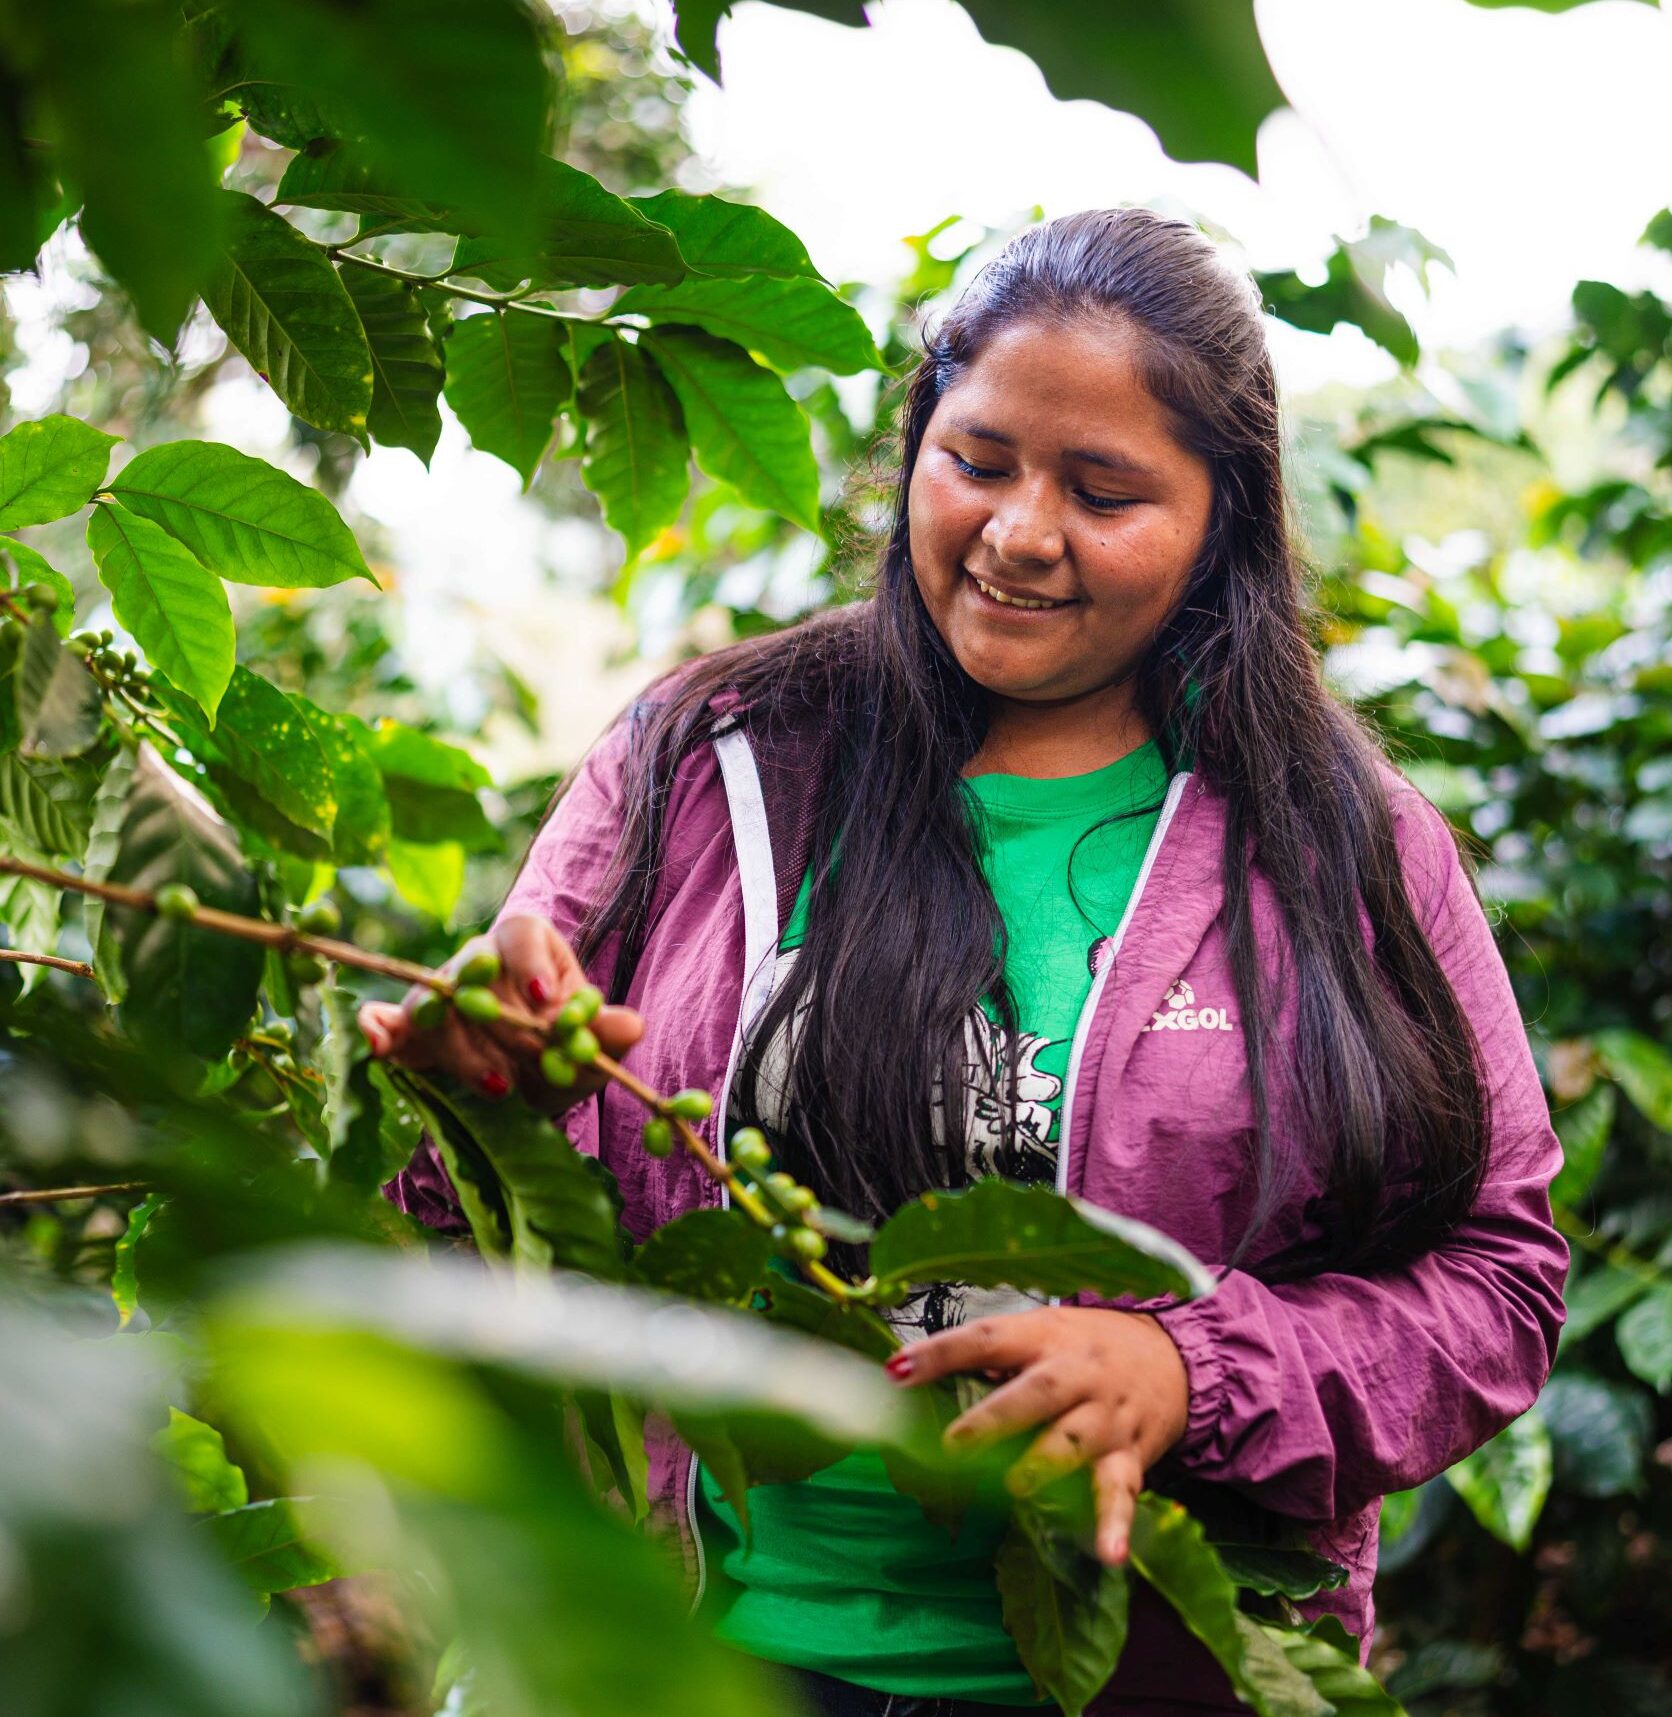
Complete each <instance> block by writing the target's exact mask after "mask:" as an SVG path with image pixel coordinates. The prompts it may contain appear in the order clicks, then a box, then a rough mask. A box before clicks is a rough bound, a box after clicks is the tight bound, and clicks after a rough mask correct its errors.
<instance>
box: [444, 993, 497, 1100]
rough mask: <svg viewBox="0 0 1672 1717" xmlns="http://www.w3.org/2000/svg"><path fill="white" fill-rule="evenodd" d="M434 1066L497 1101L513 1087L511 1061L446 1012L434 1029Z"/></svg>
mask: <svg viewBox="0 0 1672 1717" xmlns="http://www.w3.org/2000/svg"><path fill="white" fill-rule="evenodd" d="M436 1036H437V1038H438V1040H439V1042H438V1046H437V1049H436V1062H437V1064H438V1065H439V1066H441V1067H442V1068H444V1069H445V1070H446V1071H447V1072H448V1073H450V1074H452V1076H453V1077H454V1078H455V1079H457V1080H458V1081H459V1083H460V1084H461V1085H468V1086H469V1087H470V1088H471V1089H472V1090H473V1091H476V1092H478V1093H479V1094H480V1095H481V1096H483V1097H487V1098H490V1099H493V1100H495V1101H497V1100H498V1099H499V1098H501V1097H504V1096H506V1095H507V1094H508V1093H509V1092H510V1089H511V1087H512V1085H513V1084H515V1083H516V1068H515V1066H514V1064H513V1063H512V1061H511V1058H510V1057H509V1056H508V1055H507V1054H506V1053H505V1051H504V1050H503V1049H501V1048H500V1046H499V1045H498V1044H497V1043H496V1042H494V1040H493V1039H492V1038H491V1037H489V1036H488V1035H487V1033H486V1032H484V1031H479V1030H477V1029H476V1028H475V1027H474V1026H472V1025H471V1024H470V1023H469V1022H468V1021H466V1020H464V1019H461V1018H460V1016H459V1015H458V1014H457V1013H456V1012H452V1011H449V1013H448V1015H447V1018H446V1019H445V1020H444V1021H443V1022H442V1024H441V1025H440V1026H439V1027H438V1028H437V1032H436Z"/></svg>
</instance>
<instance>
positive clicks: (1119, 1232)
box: [871, 1176, 1213, 1299]
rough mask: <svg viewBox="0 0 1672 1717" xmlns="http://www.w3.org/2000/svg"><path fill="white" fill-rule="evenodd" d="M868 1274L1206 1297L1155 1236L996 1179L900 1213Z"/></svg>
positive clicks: (1179, 1254) (900, 1280) (1178, 1257)
mask: <svg viewBox="0 0 1672 1717" xmlns="http://www.w3.org/2000/svg"><path fill="white" fill-rule="evenodd" d="M871 1269H872V1270H873V1271H874V1272H875V1274H876V1276H877V1278H878V1280H879V1281H880V1282H882V1283H884V1284H887V1285H895V1284H907V1285H913V1284H920V1283H931V1282H968V1283H970V1284H971V1285H972V1286H975V1287H981V1288H996V1287H1000V1286H1008V1287H1012V1288H1022V1289H1025V1290H1032V1291H1034V1292H1038V1293H1045V1294H1074V1293H1081V1292H1092V1293H1097V1294H1102V1295H1104V1296H1105V1297H1108V1298H1115V1297H1118V1296H1120V1295H1124V1294H1134V1295H1137V1296H1139V1297H1140V1298H1145V1299H1147V1298H1150V1297H1152V1296H1155V1295H1159V1294H1176V1295H1179V1296H1182V1297H1183V1298H1186V1299H1194V1298H1197V1297H1199V1296H1201V1295H1203V1294H1207V1293H1210V1292H1212V1288H1213V1278H1212V1276H1211V1275H1210V1274H1209V1273H1208V1271H1207V1270H1206V1269H1204V1268H1203V1266H1202V1265H1201V1264H1200V1263H1198V1262H1197V1261H1196V1259H1194V1258H1193V1257H1191V1255H1190V1254H1189V1253H1188V1252H1187V1251H1186V1250H1185V1249H1184V1247H1182V1246H1180V1245H1179V1244H1178V1242H1177V1241H1174V1240H1170V1239H1168V1237H1167V1236H1166V1235H1165V1234H1163V1233H1161V1232H1160V1231H1159V1230H1158V1229H1155V1228H1151V1227H1150V1226H1149V1225H1148V1224H1146V1223H1142V1222H1136V1221H1133V1220H1132V1219H1131V1218H1130V1217H1125V1216H1117V1215H1115V1214H1114V1213H1113V1212H1112V1211H1107V1210H1103V1209H1101V1208H1100V1207H1099V1206H1097V1205H1094V1204H1087V1203H1086V1202H1084V1201H1083V1200H1081V1199H1072V1198H1065V1197H1063V1196H1062V1194H1060V1193H1057V1192H1054V1191H1052V1190H1051V1189H1050V1188H1049V1187H1043V1186H1025V1185H1022V1184H1020V1183H1017V1182H1013V1181H1005V1180H1001V1179H999V1178H998V1177H996V1176H991V1177H986V1178H983V1179H981V1180H979V1181H977V1182H976V1183H975V1184H974V1185H973V1186H970V1187H967V1188H963V1189H961V1190H959V1191H956V1192H932V1193H925V1194H924V1195H923V1197H921V1198H920V1199H918V1200H917V1201H916V1202H915V1203H912V1204H908V1205H905V1206H904V1207H903V1208H901V1209H900V1210H897V1211H896V1212H895V1213H894V1215H893V1216H891V1217H890V1218H889V1219H888V1221H887V1222H885V1223H884V1224H883V1225H882V1227H881V1229H880V1230H878V1233H877V1237H876V1239H875V1240H874V1241H873V1242H872V1244H871Z"/></svg>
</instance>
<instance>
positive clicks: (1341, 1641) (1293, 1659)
mask: <svg viewBox="0 0 1672 1717" xmlns="http://www.w3.org/2000/svg"><path fill="white" fill-rule="evenodd" d="M1240 1621H1241V1625H1242V1629H1243V1642H1244V1645H1245V1646H1252V1644H1253V1636H1254V1635H1255V1634H1256V1633H1258V1634H1259V1635H1262V1636H1264V1639H1265V1641H1266V1643H1267V1645H1268V1646H1274V1647H1276V1649H1277V1650H1279V1651H1281V1652H1282V1653H1283V1655H1284V1657H1285V1658H1286V1659H1287V1660H1288V1662H1289V1664H1290V1666H1291V1667H1292V1668H1294V1669H1297V1670H1299V1671H1300V1673H1301V1674H1302V1675H1304V1676H1305V1677H1306V1678H1307V1680H1308V1681H1310V1682H1311V1683H1312V1686H1313V1689H1314V1691H1315V1692H1316V1693H1317V1694H1318V1695H1319V1696H1320V1698H1322V1699H1324V1700H1326V1701H1327V1702H1328V1703H1329V1704H1330V1705H1331V1706H1333V1707H1334V1708H1335V1712H1336V1717H1405V1708H1404V1706H1402V1705H1401V1704H1400V1703H1399V1701H1398V1700H1397V1699H1395V1698H1394V1697H1393V1696H1392V1694H1390V1693H1389V1692H1388V1690H1387V1689H1386V1688H1385V1687H1383V1686H1382V1684H1381V1683H1380V1682H1379V1681H1377V1679H1376V1678H1375V1676H1373V1675H1372V1674H1371V1673H1370V1671H1369V1670H1368V1669H1366V1668H1365V1667H1364V1666H1363V1664H1361V1663H1360V1662H1359V1660H1358V1649H1357V1647H1356V1645H1355V1644H1354V1642H1353V1639H1352V1636H1351V1635H1350V1634H1349V1633H1348V1632H1347V1630H1346V1629H1345V1628H1344V1627H1343V1626H1342V1625H1341V1622H1340V1620H1339V1619H1338V1618H1337V1617H1335V1616H1320V1617H1319V1618H1318V1619H1317V1620H1316V1621H1312V1622H1308V1623H1307V1624H1306V1625H1305V1626H1304V1627H1298V1628H1283V1627H1273V1626H1272V1625H1271V1624H1270V1623H1269V1622H1259V1621H1256V1620H1255V1619H1254V1618H1253V1617H1252V1616H1243V1617H1241V1618H1240Z"/></svg>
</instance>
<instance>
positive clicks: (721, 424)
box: [639, 327, 819, 531]
mask: <svg viewBox="0 0 1672 1717" xmlns="http://www.w3.org/2000/svg"><path fill="white" fill-rule="evenodd" d="M639 346H640V349H642V350H645V351H647V352H648V353H649V355H650V357H651V358H652V359H653V360H654V362H655V363H656V365H657V367H658V368H659V369H660V370H661V372H662V374H663V375H665V376H666V377H667V379H668V381H669V383H670V384H671V385H672V387H673V391H674V392H675V393H676V394H677V395H678V396H679V404H680V409H681V411H682V413H683V415H684V418H685V428H686V430H687V431H688V433H689V434H690V437H691V450H692V452H693V453H694V454H695V455H696V459H697V463H698V464H699V465H700V466H701V467H702V468H703V470H704V471H706V472H707V473H708V474H709V476H710V477H716V478H718V479H719V480H720V481H721V482H724V483H730V484H731V485H732V487H733V488H734V489H736V490H737V492H738V493H739V494H740V495H741V496H742V497H743V498H744V500H746V501H751V502H753V503H754V505H755V506H757V507H764V508H766V509H767V510H768V511H769V512H774V513H781V514H783V516H784V517H785V518H786V519H792V520H794V522H795V523H796V524H798V525H804V526H805V527H806V528H807V529H808V530H810V531H816V530H817V529H818V528H819V468H818V463H817V461H816V460H815V459H814V458H813V443H812V425H811V424H810V423H809V422H808V421H807V418H806V416H805V414H804V413H803V412H802V410H801V408H800V407H799V406H798V405H797V404H796V403H795V401H794V400H793V399H791V398H790V396H789V394H788V393H787V392H786V391H785V389H784V384H783V383H782V382H781V381H780V380H779V379H778V377H777V376H776V375H774V374H773V372H772V371H771V370H768V369H763V368H762V367H761V365H759V364H757V363H756V362H755V361H754V359H753V358H751V357H750V356H749V354H748V353H747V352H745V351H744V350H743V348H742V347H741V346H735V345H733V344H732V343H731V341H729V340H721V339H717V338H716V337H715V336H714V335H712V334H708V333H705V332H704V331H703V330H702V329H700V328H676V327H667V328H662V329H659V330H656V331H654V332H652V333H649V334H646V335H644V336H643V337H642V339H641V340H640V341H639Z"/></svg>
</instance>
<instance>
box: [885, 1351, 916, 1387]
mask: <svg viewBox="0 0 1672 1717" xmlns="http://www.w3.org/2000/svg"><path fill="white" fill-rule="evenodd" d="M913 1369H914V1364H913V1360H912V1356H911V1355H910V1354H909V1353H897V1354H895V1355H894V1357H893V1358H892V1359H890V1360H889V1361H888V1363H887V1364H886V1365H884V1366H883V1370H884V1371H886V1372H887V1373H888V1375H889V1376H890V1377H892V1378H893V1379H894V1380H895V1381H896V1382H897V1383H898V1382H901V1381H903V1380H904V1379H905V1378H908V1377H910V1376H911V1374H912V1371H913Z"/></svg>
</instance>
